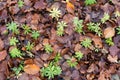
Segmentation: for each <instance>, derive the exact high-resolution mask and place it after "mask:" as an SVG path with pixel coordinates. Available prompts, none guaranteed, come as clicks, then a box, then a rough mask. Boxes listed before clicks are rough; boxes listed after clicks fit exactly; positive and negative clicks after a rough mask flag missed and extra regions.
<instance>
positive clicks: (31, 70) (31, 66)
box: [24, 64, 40, 75]
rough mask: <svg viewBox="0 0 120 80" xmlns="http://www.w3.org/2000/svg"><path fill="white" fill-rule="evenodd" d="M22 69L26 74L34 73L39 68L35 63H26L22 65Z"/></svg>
mask: <svg viewBox="0 0 120 80" xmlns="http://www.w3.org/2000/svg"><path fill="white" fill-rule="evenodd" d="M24 71H25V72H26V73H27V74H32V75H34V74H36V73H38V72H39V71H40V68H39V67H38V66H37V65H35V64H28V65H26V66H25V67H24Z"/></svg>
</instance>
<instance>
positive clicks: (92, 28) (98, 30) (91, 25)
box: [87, 22, 102, 36]
mask: <svg viewBox="0 0 120 80" xmlns="http://www.w3.org/2000/svg"><path fill="white" fill-rule="evenodd" d="M99 25H100V24H99V23H97V24H95V23H91V22H90V23H88V24H87V26H88V29H89V30H90V31H93V32H95V33H96V34H97V35H98V36H101V35H102V31H101V28H100V27H99Z"/></svg>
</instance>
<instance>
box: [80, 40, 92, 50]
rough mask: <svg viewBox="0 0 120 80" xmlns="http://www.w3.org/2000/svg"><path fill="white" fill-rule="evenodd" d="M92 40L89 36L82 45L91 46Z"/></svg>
mask: <svg viewBox="0 0 120 80" xmlns="http://www.w3.org/2000/svg"><path fill="white" fill-rule="evenodd" d="M91 43H92V40H91V39H89V38H85V39H84V40H83V41H82V42H81V45H82V46H83V47H85V48H89V47H90V46H91Z"/></svg>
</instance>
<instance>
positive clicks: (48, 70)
mask: <svg viewBox="0 0 120 80" xmlns="http://www.w3.org/2000/svg"><path fill="white" fill-rule="evenodd" d="M61 72H62V69H61V67H60V66H57V65H53V64H52V63H50V64H49V65H48V66H47V67H43V68H42V69H41V74H42V76H45V77H48V79H51V78H54V77H55V76H56V75H60V74H61Z"/></svg>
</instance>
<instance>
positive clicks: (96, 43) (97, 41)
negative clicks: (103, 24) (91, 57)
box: [92, 36, 103, 48]
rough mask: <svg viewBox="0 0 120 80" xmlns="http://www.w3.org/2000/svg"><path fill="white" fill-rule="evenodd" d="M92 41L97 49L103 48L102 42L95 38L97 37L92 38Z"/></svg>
mask: <svg viewBox="0 0 120 80" xmlns="http://www.w3.org/2000/svg"><path fill="white" fill-rule="evenodd" d="M92 40H93V42H94V45H95V47H97V48H102V47H103V45H102V40H101V38H100V37H97V36H96V37H93V38H92Z"/></svg>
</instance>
